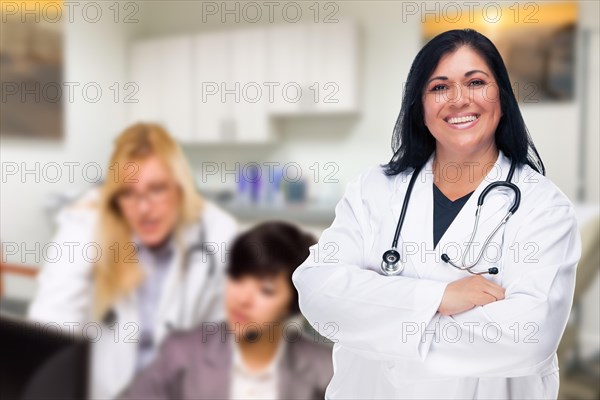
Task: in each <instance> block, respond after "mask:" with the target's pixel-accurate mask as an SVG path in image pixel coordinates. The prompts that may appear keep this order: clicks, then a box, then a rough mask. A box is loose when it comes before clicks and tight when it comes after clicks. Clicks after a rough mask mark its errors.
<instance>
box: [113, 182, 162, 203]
mask: <svg viewBox="0 0 600 400" xmlns="http://www.w3.org/2000/svg"><path fill="white" fill-rule="evenodd" d="M173 186H174V185H172V184H169V183H166V182H163V183H157V184H152V185H150V187H149V188H148V189H147V190H145V191H144V192H141V193H140V192H136V191H135V190H133V189H130V188H127V189H124V190H123V191H121V192H119V193H118V194H117V197H116V199H117V203H118V204H119V206H121V207H125V208H131V207H134V206H136V205H137V204H138V201H139V200H140V199H146V200H148V202H149V203H150V204H158V203H161V202H163V201H165V200H166V199H167V197H168V195H169V192H170V190H171V189H172V188H173Z"/></svg>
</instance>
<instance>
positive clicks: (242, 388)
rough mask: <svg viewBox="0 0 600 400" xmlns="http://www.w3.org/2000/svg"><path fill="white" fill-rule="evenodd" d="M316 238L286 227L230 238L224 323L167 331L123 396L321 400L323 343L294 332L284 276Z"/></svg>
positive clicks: (294, 308) (292, 303)
mask: <svg viewBox="0 0 600 400" xmlns="http://www.w3.org/2000/svg"><path fill="white" fill-rule="evenodd" d="M315 242H316V240H315V239H314V238H313V237H312V236H310V235H307V234H305V233H302V232H301V231H300V230H298V229H297V228H295V227H294V226H292V225H289V224H287V223H282V222H271V223H264V224H262V225H259V226H257V227H255V228H253V229H251V230H249V231H247V232H246V233H244V234H243V235H241V236H240V237H239V238H237V239H236V241H235V242H234V244H233V247H232V250H231V254H230V257H231V258H230V263H229V268H228V270H227V275H228V279H227V284H226V291H225V309H226V316H227V317H226V321H223V322H220V323H203V324H202V325H200V326H198V327H197V328H195V329H194V330H191V331H187V332H177V333H174V334H172V335H171V336H169V337H168V338H167V339H166V340H165V342H164V344H163V346H162V348H161V351H160V353H159V355H158V356H157V358H156V359H155V360H154V362H153V363H152V364H151V365H150V366H149V367H148V368H147V369H145V370H143V371H142V372H141V373H140V375H138V376H137V377H136V378H135V379H134V381H133V384H132V385H131V386H130V388H129V389H128V390H127V391H126V393H125V394H124V398H130V399H149V398H152V399H182V398H186V399H191V398H193V399H223V398H229V399H242V398H243V399H322V398H323V396H324V393H325V388H326V386H327V383H328V382H329V380H330V379H331V377H332V376H333V367H332V362H331V350H330V347H328V346H326V345H324V344H323V343H318V341H317V340H311V339H306V338H304V337H302V336H300V333H301V325H300V324H299V323H294V322H293V321H292V318H293V317H295V316H297V315H299V308H298V293H297V292H296V290H295V288H294V286H293V285H292V280H291V275H292V273H293V271H294V269H295V268H296V267H297V266H298V265H300V264H301V263H302V262H303V261H304V260H305V259H306V258H307V257H308V255H309V250H308V249H309V246H311V245H312V244H314V243H315Z"/></svg>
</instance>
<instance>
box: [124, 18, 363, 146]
mask: <svg viewBox="0 0 600 400" xmlns="http://www.w3.org/2000/svg"><path fill="white" fill-rule="evenodd" d="M131 80H132V81H134V82H136V83H137V84H138V85H139V92H138V95H137V98H138V99H139V103H137V104H133V107H132V111H131V120H132V121H139V120H145V121H157V122H160V123H162V124H164V125H165V127H166V128H167V129H168V130H169V131H170V132H171V133H172V134H173V135H174V136H175V137H176V138H177V139H178V140H180V141H181V142H183V143H264V142H268V141H270V140H272V137H273V136H272V131H273V130H272V127H271V123H272V119H273V116H286V115H306V114H330V113H353V112H357V111H358V107H359V104H358V99H359V95H358V30H357V27H356V25H355V24H354V23H351V22H343V21H340V22H338V23H334V24H333V23H332V24H325V23H323V24H285V25H279V26H269V27H267V28H259V27H254V28H251V29H236V30H223V31H216V32H210V33H200V34H196V35H186V36H180V37H174V38H166V39H153V40H146V41H141V42H137V43H135V44H134V45H133V48H132V52H131Z"/></svg>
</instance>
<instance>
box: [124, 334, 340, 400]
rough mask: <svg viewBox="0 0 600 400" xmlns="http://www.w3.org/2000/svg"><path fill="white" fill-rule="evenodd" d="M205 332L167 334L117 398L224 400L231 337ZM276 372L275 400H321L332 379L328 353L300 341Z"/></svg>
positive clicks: (289, 349) (289, 346) (290, 343)
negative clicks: (148, 362)
mask: <svg viewBox="0 0 600 400" xmlns="http://www.w3.org/2000/svg"><path fill="white" fill-rule="evenodd" d="M207 328H208V326H206V328H205V326H204V325H201V326H200V327H198V328H195V329H193V330H190V331H186V332H176V333H173V334H171V335H170V336H169V337H168V338H167V339H165V342H164V343H163V345H162V346H161V350H160V353H159V354H158V355H157V357H156V359H155V360H154V362H152V363H151V364H150V365H149V366H148V367H147V368H146V369H144V370H143V371H141V373H140V374H138V376H137V377H136V378H135V379H134V380H133V382H132V383H131V385H130V386H129V388H127V389H126V390H125V392H124V394H123V397H122V398H123V399H227V398H229V386H230V374H231V369H232V348H231V345H232V343H231V341H232V340H233V334H232V333H228V334H224V332H225V328H226V325H225V323H224V322H222V323H220V324H219V325H218V326H217V327H215V325H212V326H210V328H211V329H207ZM215 328H216V329H217V331H215ZM278 372H279V374H280V375H279V377H280V378H279V398H280V399H323V398H324V396H325V389H326V387H327V385H328V384H329V381H330V380H331V378H332V376H333V364H332V359H331V348H330V347H328V346H327V345H325V344H323V343H318V342H314V341H312V340H307V339H305V338H299V339H297V340H288V342H287V347H286V352H285V353H284V355H283V356H282V357H281V360H280V364H279V366H278Z"/></svg>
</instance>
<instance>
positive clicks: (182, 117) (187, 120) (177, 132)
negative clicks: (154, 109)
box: [156, 36, 193, 142]
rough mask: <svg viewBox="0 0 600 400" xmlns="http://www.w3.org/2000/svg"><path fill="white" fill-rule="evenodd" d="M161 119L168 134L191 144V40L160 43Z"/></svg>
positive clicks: (158, 77) (177, 39) (171, 39)
mask: <svg viewBox="0 0 600 400" xmlns="http://www.w3.org/2000/svg"><path fill="white" fill-rule="evenodd" d="M161 49H162V51H161V53H160V54H157V55H156V57H159V58H160V62H161V71H160V75H158V76H157V77H156V79H157V80H158V81H160V82H161V83H162V87H161V91H160V96H161V117H162V121H163V123H164V125H165V127H166V128H167V129H168V130H169V132H170V133H171V134H172V135H173V136H174V137H175V138H177V139H178V140H180V141H181V142H190V141H191V140H192V137H193V135H192V58H193V55H192V54H193V53H192V52H193V46H192V38H191V36H185V37H177V38H168V39H163V40H161Z"/></svg>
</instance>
